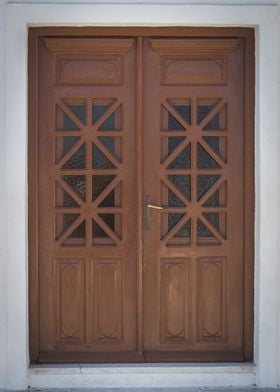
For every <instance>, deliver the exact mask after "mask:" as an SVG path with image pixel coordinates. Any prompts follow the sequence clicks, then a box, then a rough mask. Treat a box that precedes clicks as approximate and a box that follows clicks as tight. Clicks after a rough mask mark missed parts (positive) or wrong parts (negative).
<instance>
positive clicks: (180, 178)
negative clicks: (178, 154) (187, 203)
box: [168, 174, 191, 200]
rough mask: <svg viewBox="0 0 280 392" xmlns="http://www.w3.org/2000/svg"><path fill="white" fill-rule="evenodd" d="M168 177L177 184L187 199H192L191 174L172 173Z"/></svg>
mask: <svg viewBox="0 0 280 392" xmlns="http://www.w3.org/2000/svg"><path fill="white" fill-rule="evenodd" d="M168 179H169V180H170V181H171V182H172V183H173V184H174V185H175V186H176V188H177V189H178V190H179V191H180V192H181V193H182V194H183V195H184V196H185V198H186V199H188V200H191V176H190V175H180V174H172V175H169V176H168Z"/></svg>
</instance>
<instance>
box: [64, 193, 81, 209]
mask: <svg viewBox="0 0 280 392" xmlns="http://www.w3.org/2000/svg"><path fill="white" fill-rule="evenodd" d="M62 207H79V204H78V203H77V202H76V201H75V200H74V199H73V198H72V197H71V196H70V195H69V193H67V192H65V190H64V189H63V205H62Z"/></svg>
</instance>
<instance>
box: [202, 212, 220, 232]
mask: <svg viewBox="0 0 280 392" xmlns="http://www.w3.org/2000/svg"><path fill="white" fill-rule="evenodd" d="M203 216H204V217H205V218H206V219H207V220H208V221H209V222H210V223H211V225H212V226H213V227H215V229H216V230H217V231H219V230H220V215H219V213H218V212H205V213H204V214H203Z"/></svg>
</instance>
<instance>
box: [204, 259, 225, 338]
mask: <svg viewBox="0 0 280 392" xmlns="http://www.w3.org/2000/svg"><path fill="white" fill-rule="evenodd" d="M197 267H198V271H197V272H198V292H197V298H198V337H199V339H202V340H210V341H211V340H213V341H216V340H220V339H224V338H225V337H226V303H227V299H226V292H227V275H226V259H225V258H214V257H213V258H200V259H198V265H197Z"/></svg>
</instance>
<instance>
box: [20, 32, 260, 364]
mask: <svg viewBox="0 0 280 392" xmlns="http://www.w3.org/2000/svg"><path fill="white" fill-rule="evenodd" d="M42 36H56V37H59V36H60V37H61V36H64V37H78V36H87V37H109V36H110V37H137V43H138V45H137V68H138V70H141V69H142V62H141V58H142V53H141V49H142V46H141V42H142V37H158V38H160V37H185V38H186V37H208V38H210V37H225V38H226V37H238V38H243V39H244V43H245V55H244V59H245V84H244V102H245V108H246V110H245V117H244V129H245V130H246V132H245V133H244V145H245V148H244V157H245V158H244V194H245V200H244V232H245V233H246V237H245V239H244V357H245V359H246V360H247V361H252V360H253V332H254V331H253V318H254V312H253V307H254V284H253V283H254V210H255V209H254V202H255V193H254V188H255V187H254V145H255V143H254V107H255V96H254V94H255V73H254V69H255V64H254V53H255V47H254V39H255V38H254V29H253V28H228V27H82V28H76V27H38V28H36V27H32V28H30V29H29V42H28V48H29V54H28V73H29V83H28V118H29V128H28V129H29V131H28V184H29V194H28V222H29V226H28V245H29V344H30V347H29V350H30V360H31V362H36V360H37V358H38V354H39V314H38V303H39V301H38V298H39V281H38V155H37V153H38V150H37V145H38V132H37V129H38V106H37V105H38V104H37V102H38V72H37V64H38V51H37V48H38V46H37V43H38V38H39V37H42ZM138 74H139V72H138ZM140 74H141V72H140ZM137 88H138V91H139V92H140V94H138V97H141V93H142V78H141V77H138V78H137ZM136 106H137V114H139V113H140V112H141V109H142V101H141V98H140V99H138V100H137V101H136ZM141 131H142V121H141V117H140V116H139V115H137V116H136V144H137V146H138V148H137V149H136V153H137V158H136V159H137V168H136V171H137V201H138V205H139V210H138V217H137V239H138V253H137V271H138V278H137V285H138V288H139V289H140V292H141V287H142V216H143V214H142V177H141V176H140V175H139V174H140V173H141V166H142V154H141V152H142V133H141ZM137 302H138V303H137V307H138V309H139V308H141V307H142V296H141V295H140V296H139V297H138V300H137ZM138 317H139V318H138V325H141V324H142V319H141V318H140V317H141V312H138ZM141 342H142V337H141V328H139V331H138V347H139V346H141V344H142V343H141Z"/></svg>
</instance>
